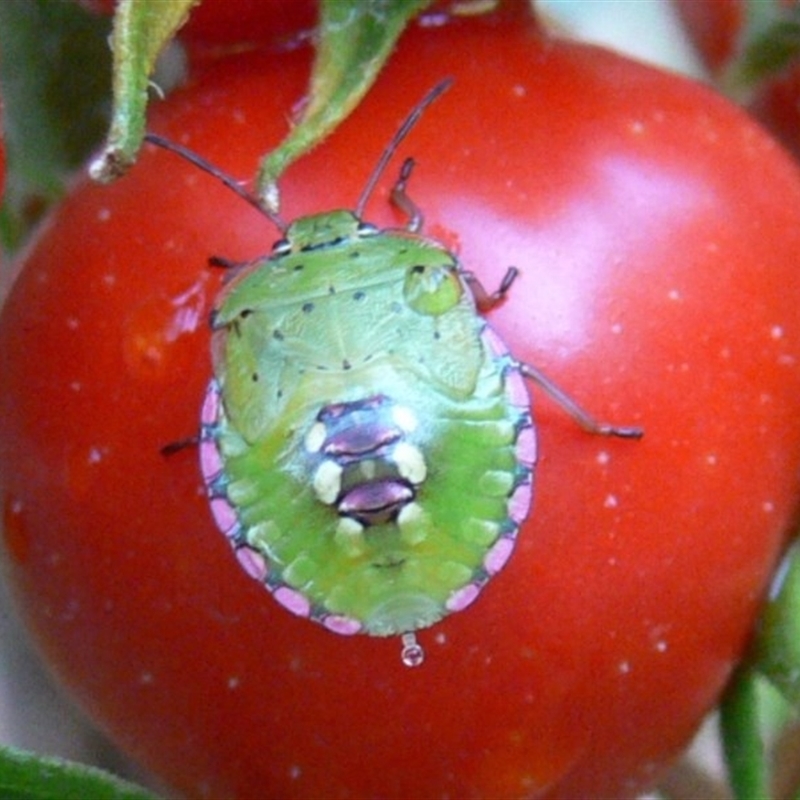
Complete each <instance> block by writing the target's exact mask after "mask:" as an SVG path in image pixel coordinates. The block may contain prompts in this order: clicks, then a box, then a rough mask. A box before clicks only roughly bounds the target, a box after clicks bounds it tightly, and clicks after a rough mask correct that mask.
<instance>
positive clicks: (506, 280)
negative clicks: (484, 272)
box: [461, 267, 519, 313]
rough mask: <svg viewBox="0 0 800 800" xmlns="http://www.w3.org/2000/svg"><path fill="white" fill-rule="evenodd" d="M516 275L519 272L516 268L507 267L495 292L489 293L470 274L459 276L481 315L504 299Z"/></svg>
mask: <svg viewBox="0 0 800 800" xmlns="http://www.w3.org/2000/svg"><path fill="white" fill-rule="evenodd" d="M517 275H519V270H518V269H517V268H516V267H509V268H508V269H507V270H506V274H505V275H504V276H503V280H502V281H500V286H498V287H497V289H496V290H495V291H493V292H489V291H488V290H487V289H486V287H485V286H484V285H483V284H482V283H481V282H480V281H479V280H478V279H477V278H476V277H475V275H473V274H472V273H471V272H462V273H461V276H462V277H463V278H464V280H465V281H466V282H467V286H468V287H469V290H470V292H472V296H473V298H474V299H475V305H476V306H477V307H478V311H480V312H481V313H485V312H486V311H491V310H492V309H493V308H495V307H496V306H498V305H500V303H502V302H503V300H505V299H506V294H507V293H508V290H509V289H510V288H511V284H512V283H514V281H515V280H516V278H517Z"/></svg>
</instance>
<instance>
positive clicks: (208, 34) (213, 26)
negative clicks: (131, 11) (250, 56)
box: [78, 0, 318, 45]
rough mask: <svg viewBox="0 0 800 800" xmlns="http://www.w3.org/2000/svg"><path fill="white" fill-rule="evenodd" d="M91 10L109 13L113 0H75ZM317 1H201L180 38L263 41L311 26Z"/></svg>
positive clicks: (214, 41)
mask: <svg viewBox="0 0 800 800" xmlns="http://www.w3.org/2000/svg"><path fill="white" fill-rule="evenodd" d="M78 2H79V3H80V4H81V5H82V6H84V7H86V8H88V9H90V10H92V11H97V12H99V13H103V14H111V13H112V12H113V10H114V6H115V5H116V3H115V0H78ZM317 5H318V4H317V2H316V0H202V2H201V3H199V4H198V5H197V6H195V7H194V8H192V10H191V13H190V15H189V20H188V22H187V23H186V25H185V26H184V27H183V28H181V29H180V31H179V35H180V36H181V38H186V39H188V40H191V41H196V42H200V43H203V44H208V45H232V44H237V43H240V42H265V41H270V40H272V39H275V38H276V37H282V36H289V35H291V34H293V33H297V32H298V31H303V30H308V29H310V28H313V27H314V25H315V24H316V21H317Z"/></svg>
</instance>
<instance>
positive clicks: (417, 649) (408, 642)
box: [400, 633, 425, 667]
mask: <svg viewBox="0 0 800 800" xmlns="http://www.w3.org/2000/svg"><path fill="white" fill-rule="evenodd" d="M401 638H402V642H403V649H402V650H401V651H400V659H401V660H402V662H403V663H404V664H405V665H406V666H407V667H418V666H419V665H420V664H422V662H423V661H424V660H425V651H424V650H423V649H422V645H420V644H419V642H418V641H417V637H416V636H415V635H414V634H413V633H404V634H403V636H402V637H401Z"/></svg>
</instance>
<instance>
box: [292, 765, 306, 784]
mask: <svg viewBox="0 0 800 800" xmlns="http://www.w3.org/2000/svg"><path fill="white" fill-rule="evenodd" d="M302 774H303V770H302V768H301V767H300V766H298V765H297V764H292V766H291V767H289V777H290V778H291V779H292V780H293V781H296V780H297V779H298V778H299V777H300V776H301V775H302Z"/></svg>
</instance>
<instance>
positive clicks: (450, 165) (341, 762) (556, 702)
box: [0, 19, 800, 798]
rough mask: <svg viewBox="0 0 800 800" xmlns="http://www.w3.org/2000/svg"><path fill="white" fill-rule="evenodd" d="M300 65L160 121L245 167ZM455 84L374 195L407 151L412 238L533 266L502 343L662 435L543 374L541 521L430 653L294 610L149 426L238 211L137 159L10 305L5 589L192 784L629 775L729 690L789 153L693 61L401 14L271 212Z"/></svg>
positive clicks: (267, 71)
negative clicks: (396, 31)
mask: <svg viewBox="0 0 800 800" xmlns="http://www.w3.org/2000/svg"><path fill="white" fill-rule="evenodd" d="M465 54H467V55H465ZM308 65H309V53H307V52H304V51H296V52H293V53H288V54H282V55H280V56H276V55H259V54H250V55H246V56H241V57H236V58H230V59H226V60H222V61H219V62H218V63H216V64H214V65H210V66H209V67H208V68H207V71H206V72H205V73H204V75H203V80H202V82H201V83H199V84H196V85H193V86H189V87H187V88H186V89H185V90H184V91H182V92H180V93H176V95H174V96H173V97H172V98H171V99H169V100H168V101H167V102H166V103H165V104H164V105H163V106H162V107H160V108H159V109H157V111H156V113H155V115H154V118H153V122H152V126H151V127H152V128H153V129H154V130H158V131H159V132H161V133H164V134H166V135H169V136H171V137H172V138H175V139H177V140H180V141H182V142H184V143H186V144H187V145H188V146H190V147H192V148H194V149H195V150H197V151H198V152H200V153H203V154H204V155H205V156H207V157H208V158H209V159H210V160H211V161H212V162H214V163H215V164H218V165H219V166H221V167H222V168H224V169H226V170H228V171H230V172H231V173H233V174H235V175H242V176H244V175H250V174H252V173H253V170H254V168H255V164H256V159H257V156H258V155H259V154H260V153H261V152H262V151H263V149H265V148H266V147H267V146H269V144H270V143H274V142H277V141H278V140H279V138H280V137H281V136H282V135H283V134H284V133H285V130H286V125H287V122H286V114H287V109H290V108H292V107H293V106H294V105H295V104H296V103H297V101H298V99H299V98H300V97H301V96H302V94H303V87H304V81H305V78H306V75H307V69H308ZM271 75H274V76H275V78H274V79H270V76H271ZM444 75H453V76H454V78H455V84H454V86H453V88H452V89H451V90H450V91H449V92H448V93H447V95H445V96H444V97H443V98H442V99H441V100H440V101H438V102H437V103H436V105H435V106H434V107H432V108H431V109H430V110H429V111H428V112H427V113H426V115H425V117H424V118H423V119H422V121H421V122H420V123H419V125H418V126H417V127H416V128H415V130H414V131H413V133H412V134H411V136H409V138H408V139H407V140H406V142H404V144H403V146H402V148H401V153H400V154H399V155H398V158H397V162H396V164H395V165H393V167H392V168H391V170H390V174H389V175H387V176H386V177H385V179H384V180H383V181H382V183H381V188H380V190H379V191H378V192H377V193H376V196H375V197H373V198H372V200H371V201H370V203H369V204H368V208H367V213H366V217H367V218H368V219H369V220H371V221H374V222H376V223H378V224H381V225H398V224H402V222H403V220H402V218H401V217H400V216H399V215H398V214H397V213H396V212H394V211H393V210H392V209H391V208H390V207H389V205H388V202H387V190H388V187H389V186H390V185H391V181H392V179H393V177H394V173H393V172H392V170H395V169H397V168H398V167H399V162H400V160H401V157H402V156H404V155H407V154H412V155H413V156H414V157H415V158H416V160H417V167H416V172H415V174H414V176H413V177H412V182H411V186H410V192H411V194H412V196H413V198H414V200H415V201H416V202H417V203H418V204H419V206H420V208H422V209H423V210H424V212H425V218H426V223H425V229H426V231H427V232H428V233H430V234H431V235H434V236H437V237H439V238H441V239H442V240H443V241H445V242H446V243H447V244H448V245H449V246H452V247H453V248H455V249H456V250H457V251H458V252H459V253H460V256H461V258H462V260H463V263H464V264H465V266H466V268H468V269H470V270H474V271H475V272H476V273H477V275H478V276H479V277H480V278H481V279H482V280H483V282H484V283H485V284H486V285H487V286H489V287H492V286H495V285H497V283H498V281H499V280H500V278H501V277H502V275H503V274H504V272H505V269H506V267H507V266H508V265H509V264H514V265H516V266H518V267H519V268H520V270H521V277H520V278H519V280H518V281H517V283H516V284H515V285H514V287H513V291H512V293H511V297H510V298H509V300H508V301H507V302H506V304H505V305H504V306H503V307H502V308H500V309H498V310H497V311H495V312H493V313H492V315H491V320H492V324H493V325H494V326H495V328H496V329H497V330H498V332H499V333H500V334H501V335H502V336H503V337H504V338H505V340H506V342H507V344H508V345H509V346H510V348H511V350H512V352H514V353H515V355H516V356H517V357H518V358H520V359H524V360H528V361H530V362H532V363H534V364H536V365H537V366H539V367H541V368H543V369H544V370H545V371H546V372H547V373H548V374H549V375H550V376H551V377H553V378H554V379H555V380H557V381H559V382H560V383H561V384H562V385H563V386H564V387H565V388H566V389H567V390H568V391H569V392H571V393H572V394H573V395H574V396H575V397H576V398H577V399H579V400H580V401H581V402H583V403H584V404H585V405H587V406H588V407H590V408H591V409H592V411H594V412H595V413H596V414H597V415H598V416H602V417H605V418H611V419H613V420H614V421H617V422H621V423H627V424H637V423H641V424H642V425H644V427H645V428H646V435H645V439H644V440H643V441H641V442H630V441H610V440H603V439H598V438H594V437H591V436H589V435H587V434H585V433H583V432H581V431H580V430H578V429H577V428H576V427H575V426H574V424H573V423H572V422H571V421H570V420H569V419H567V418H566V417H565V416H564V415H563V414H562V413H561V412H560V411H559V410H558V409H556V408H554V406H553V404H552V403H551V402H550V401H548V400H547V399H542V398H541V397H539V396H538V395H537V408H536V417H537V421H538V425H539V432H540V451H541V453H542V457H541V461H540V464H539V467H538V473H537V485H536V498H535V504H534V513H533V514H532V516H531V517H530V518H529V520H528V521H527V522H526V523H525V525H524V526H523V530H522V531H521V535H520V541H519V544H518V547H517V550H516V552H515V554H514V556H513V557H512V559H511V561H510V563H509V565H508V566H507V567H506V568H505V570H504V571H503V572H502V573H501V574H500V575H499V576H498V577H497V578H495V579H494V580H493V581H492V583H491V584H490V586H489V587H487V589H486V590H485V592H484V593H483V595H482V597H481V598H480V599H479V600H478V601H477V602H476V604H475V605H474V606H473V607H471V608H469V609H468V610H466V611H463V612H461V613H457V614H453V615H451V616H450V617H448V618H447V619H446V620H444V621H443V622H442V623H440V624H438V625H437V626H435V627H434V628H432V629H430V630H427V631H423V632H422V633H421V635H420V637H419V638H420V641H421V643H422V645H423V646H424V647H425V649H426V651H427V659H426V661H425V663H424V665H423V666H422V667H420V668H418V669H414V670H410V669H407V668H405V667H403V666H402V664H401V663H400V659H399V642H398V641H397V640H396V639H390V640H380V639H373V638H369V637H352V638H347V637H341V636H336V635H334V634H331V633H328V632H327V631H325V630H322V629H321V628H320V627H318V626H315V625H313V624H311V623H309V622H306V621H304V620H300V619H298V618H295V617H294V616H292V615H291V614H289V613H287V612H286V611H285V610H283V609H282V608H280V607H279V606H278V605H277V604H276V603H275V602H274V601H273V600H272V598H270V597H269V596H268V594H267V593H266V592H265V591H264V590H263V589H262V588H261V587H260V586H259V585H257V584H256V583H255V582H253V581H251V580H249V579H248V578H247V577H246V576H245V575H244V574H243V572H242V571H241V569H240V568H239V567H238V566H237V564H236V563H235V559H234V558H233V556H232V555H231V553H230V551H229V547H228V545H227V543H226V542H225V541H224V538H223V537H222V536H221V535H220V534H219V533H218V532H217V531H216V530H215V528H214V525H213V523H212V521H211V517H210V513H209V510H208V508H207V502H206V500H205V498H204V496H203V490H202V485H201V478H200V472H199V467H198V465H197V458H196V453H195V452H193V451H192V450H191V448H187V449H185V450H183V451H181V452H179V453H177V454H176V455H173V456H172V457H169V458H165V457H163V456H162V455H161V454H160V452H159V450H160V448H161V447H162V446H163V445H165V444H167V443H170V442H173V441H175V440H177V439H181V438H183V437H186V436H189V435H191V434H192V433H194V432H195V431H196V430H197V425H198V418H199V406H200V402H201V398H202V394H203V390H204V387H205V384H206V382H207V381H208V379H209V376H210V362H209V354H208V343H209V336H208V330H207V326H206V319H207V315H208V311H209V309H210V307H211V304H212V302H213V297H214V295H215V292H216V291H217V290H218V287H219V285H220V281H221V278H220V275H219V274H218V273H217V272H215V271H212V270H210V269H209V268H207V267H206V266H205V260H206V258H207V256H208V255H210V254H222V255H225V256H227V257H230V258H234V259H247V258H252V257H253V256H254V255H255V254H258V253H261V252H266V251H267V250H268V247H269V245H270V243H271V241H272V240H273V239H274V238H276V236H277V235H276V233H275V232H274V231H273V230H272V229H271V226H270V225H269V224H268V223H266V222H265V221H264V220H263V219H261V218H260V217H259V215H258V214H257V213H256V212H255V211H253V210H252V209H251V208H249V207H248V206H247V205H246V204H244V203H242V202H241V200H239V199H238V198H236V197H234V196H231V195H230V193H229V192H227V191H226V190H225V189H224V188H223V187H221V186H218V185H217V184H216V183H215V182H214V181H213V179H211V178H209V177H207V176H204V175H202V174H200V173H198V172H197V171H196V170H195V169H193V168H192V167H191V166H188V165H185V164H183V163H181V162H180V161H178V160H177V159H176V158H175V157H173V156H171V155H169V154H165V153H153V152H147V153H145V154H144V155H143V157H142V159H141V162H140V164H139V165H138V166H137V167H136V169H135V170H134V171H133V172H132V173H131V174H130V175H129V176H128V177H127V178H125V179H124V180H123V181H121V182H119V183H118V184H116V185H114V186H111V187H99V186H88V185H80V186H78V187H76V189H75V191H74V193H73V194H72V195H71V197H70V198H69V199H68V200H67V201H66V202H65V203H64V204H63V206H62V207H61V208H60V210H59V211H58V212H57V213H56V214H55V216H54V217H53V218H52V219H51V220H50V222H49V223H48V225H47V226H46V227H45V228H44V229H43V230H42V232H41V234H40V235H39V237H38V240H37V241H36V242H35V243H34V245H33V246H32V247H31V249H30V251H29V252H28V253H27V256H26V258H25V263H24V265H23V271H22V273H21V276H20V278H19V279H18V281H17V283H16V285H15V287H14V289H13V291H12V294H11V296H10V298H9V300H8V302H7V305H6V307H5V309H4V312H3V315H2V318H1V319H0V374H2V376H3V379H2V381H0V414H1V415H2V419H3V420H4V423H3V426H2V428H0V500H1V501H2V508H3V515H4V521H5V543H6V549H7V551H8V554H9V558H8V561H9V579H10V581H11V585H12V587H13V590H14V593H15V595H16V597H17V600H18V602H19V606H20V609H21V611H22V613H23V614H24V616H25V618H26V619H27V621H28V623H29V625H30V628H31V630H32V631H33V633H34V635H35V637H36V639H37V641H38V642H39V645H40V647H41V649H42V651H43V653H44V654H45V656H46V658H47V660H48V661H49V663H50V664H51V665H52V666H53V668H54V670H55V671H56V672H57V674H58V675H59V677H60V678H61V680H62V681H63V683H64V684H65V685H66V686H67V687H68V688H69V689H70V690H71V692H72V693H73V695H74V696H75V697H76V698H77V699H78V700H79V701H80V703H81V704H82V705H83V707H84V708H85V709H86V710H87V711H88V712H89V713H90V714H91V715H92V716H93V717H94V718H95V719H96V720H98V721H99V722H100V723H101V724H102V725H103V726H104V727H105V728H106V729H107V730H108V731H109V732H110V733H111V734H112V736H113V737H114V738H115V739H116V740H117V741H118V742H119V743H120V744H121V745H122V746H123V747H124V748H125V749H126V750H127V751H128V752H129V753H131V754H132V755H134V756H135V757H137V758H138V759H140V760H141V762H142V763H143V764H145V765H147V766H148V767H150V768H151V769H152V770H154V771H155V772H156V773H158V774H159V775H160V776H162V777H163V778H164V779H166V780H167V781H169V782H170V783H171V784H173V785H174V786H175V787H176V788H177V789H178V790H180V791H181V792H184V793H186V794H187V795H189V796H192V797H241V798H246V797H253V796H261V797H264V796H271V797H282V798H291V797H301V798H306V797H314V796H324V797H367V796H381V797H398V798H400V797H402V798H406V797H440V796H451V797H534V796H536V797H538V796H547V797H565V798H567V797H609V796H613V797H618V798H625V797H634V796H636V795H637V794H638V793H639V792H640V791H641V790H642V789H644V788H646V787H648V786H651V785H652V784H653V783H654V782H655V781H656V780H657V779H658V777H659V775H660V774H661V773H662V772H663V770H664V769H665V768H666V767H667V766H668V764H669V762H670V760H671V759H672V758H674V757H675V755H676V754H677V753H678V752H679V751H680V749H681V748H682V747H683V745H684V744H685V743H686V741H687V740H688V738H689V737H690V736H691V734H692V733H693V731H694V730H695V728H696V726H697V724H698V722H699V720H700V719H701V717H702V715H703V714H704V713H705V712H706V711H707V710H708V709H709V708H710V707H711V706H712V705H713V703H714V702H715V700H716V698H717V696H718V693H719V691H720V689H721V687H722V685H723V684H724V682H725V680H726V678H727V676H728V675H729V673H730V670H731V669H732V667H733V665H734V664H735V662H736V661H737V659H738V658H739V656H740V654H741V652H742V649H743V647H744V645H745V642H746V639H747V635H748V631H749V629H750V627H751V624H752V621H753V617H754V615H755V613H756V611H757V606H758V602H759V599H760V597H761V596H762V594H763V591H764V587H765V585H766V583H767V581H768V578H769V575H770V573H771V571H772V569H773V567H774V565H775V563H776V559H777V557H778V555H779V553H780V551H781V548H782V546H783V544H784V541H785V537H786V533H787V531H788V530H789V528H790V525H791V522H792V521H793V519H794V517H795V512H796V508H797V496H798V485H797V484H798V477H797V476H798V468H799V467H800V430H799V429H798V423H797V397H798V396H800V372H798V358H800V322H799V321H798V319H797V313H796V309H797V304H798V299H799V298H800V275H798V274H797V270H796V253H797V252H798V248H800V177H798V173H797V171H796V168H795V167H794V165H793V164H792V162H791V161H790V160H789V159H788V158H787V157H786V156H785V154H784V153H783V151H782V150H781V149H780V148H779V147H778V146H776V145H775V144H774V143H773V142H772V140H770V139H769V138H768V137H767V136H766V135H765V134H763V133H762V131H761V130H760V129H759V128H758V127H757V126H756V125H755V124H754V123H752V122H751V121H749V120H748V119H747V118H746V117H745V116H744V115H743V114H742V113H740V112H739V111H737V110H736V109H734V108H732V107H731V106H729V105H728V104H727V103H726V102H725V101H723V100H721V99H719V98H717V97H716V96H714V95H712V94H710V93H709V92H707V91H706V90H704V89H703V88H701V87H699V86H696V85H694V84H691V83H688V82H685V81H683V80H681V79H678V78H676V77H674V76H670V75H666V74H663V73H660V72H657V71H653V70H650V69H648V68H646V67H643V66H641V65H637V64H633V63H631V62H628V61H626V60H624V59H622V58H620V57H618V56H615V55H613V54H610V53H606V52H604V51H602V50H598V49H594V48H589V47H584V46H580V45H575V44H566V43H559V42H554V41H549V40H544V39H540V38H539V37H538V36H537V35H536V34H535V33H534V32H532V31H530V30H528V29H527V28H525V27H524V26H522V25H521V24H519V22H518V21H516V22H514V21H512V22H503V23H499V22H497V21H495V20H493V19H471V20H464V21H461V22H458V23H452V24H450V25H448V26H445V27H441V28H437V29H430V28H428V29H421V28H415V29H413V30H411V31H409V32H408V33H407V34H406V35H405V36H404V38H403V40H402V42H401V44H400V46H399V48H398V50H397V52H396V54H395V56H394V57H393V59H392V61H391V63H390V65H389V67H388V69H387V71H386V72H385V73H384V75H383V76H382V77H381V79H380V81H379V83H378V84H377V86H376V88H375V90H374V91H373V92H372V93H371V94H370V96H369V97H368V98H367V99H366V101H365V102H364V104H363V105H362V106H361V107H359V109H358V110H357V111H356V113H355V114H354V116H353V117H352V118H351V119H350V120H349V121H348V122H346V123H345V124H344V125H343V126H342V128H341V129H340V130H339V131H337V133H336V134H334V136H332V137H331V138H330V139H329V140H328V141H327V142H326V143H325V144H324V145H323V146H321V147H320V148H318V149H317V150H316V151H315V152H313V153H312V154H310V155H309V156H307V157H305V158H303V159H302V160H301V161H299V162H298V163H297V164H295V165H294V166H293V167H292V168H291V169H290V171H289V173H288V174H287V175H286V176H285V179H284V180H283V182H282V186H283V198H284V205H283V214H284V216H285V217H286V218H287V219H291V218H293V217H295V216H297V215H299V214H303V213H310V212H315V211H319V210H322V209H327V208H333V207H352V206H353V204H354V202H355V199H356V198H357V196H358V194H359V192H360V190H361V188H362V187H363V185H364V182H365V180H366V177H367V175H368V173H369V171H370V170H371V168H372V166H373V165H374V163H375V161H376V160H377V157H378V155H379V153H380V151H381V149H382V147H383V146H384V145H385V143H386V142H387V141H388V139H389V138H390V136H391V134H392V133H393V132H394V130H395V128H396V126H397V124H398V123H399V121H400V120H401V118H402V117H403V116H404V115H405V113H406V112H407V111H408V109H409V108H410V107H411V106H412V105H413V103H415V102H416V101H417V100H418V99H419V98H420V97H421V96H422V95H423V94H424V92H425V91H427V90H428V89H429V88H430V87H431V86H432V85H433V84H434V83H435V82H436V81H438V80H439V79H441V78H442V77H443V76H444ZM265 86H268V87H269V90H268V91H265V88H264V87H265ZM465 491H469V487H465Z"/></svg>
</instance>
